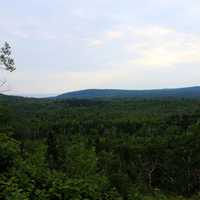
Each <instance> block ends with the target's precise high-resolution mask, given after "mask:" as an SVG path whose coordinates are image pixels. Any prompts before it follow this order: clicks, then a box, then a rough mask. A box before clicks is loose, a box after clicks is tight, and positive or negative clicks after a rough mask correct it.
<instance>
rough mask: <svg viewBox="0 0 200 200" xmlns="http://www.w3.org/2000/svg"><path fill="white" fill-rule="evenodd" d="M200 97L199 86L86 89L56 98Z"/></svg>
mask: <svg viewBox="0 0 200 200" xmlns="http://www.w3.org/2000/svg"><path fill="white" fill-rule="evenodd" d="M165 97H175V98H176V97H177V98H200V86H196V87H185V88H175V89H152V90H118V89H87V90H80V91H74V92H68V93H64V94H61V95H58V96H56V97H54V98H56V99H93V98H165Z"/></svg>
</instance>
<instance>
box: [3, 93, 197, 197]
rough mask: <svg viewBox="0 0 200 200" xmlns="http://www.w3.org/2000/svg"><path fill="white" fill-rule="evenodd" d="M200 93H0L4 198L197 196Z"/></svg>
mask: <svg viewBox="0 0 200 200" xmlns="http://www.w3.org/2000/svg"><path fill="white" fill-rule="evenodd" d="M199 192H200V100H198V99H196V100H195V99H184V98H182V99H176V98H174V99H172V98H171V99H167V98H164V99H137V98H136V99H128V98H127V99H106V100H104V99H93V100H92V99H91V100H86V99H85V100H81V99H78V100H75V99H71V100H70V99H69V100H55V99H33V98H21V97H9V96H4V95H1V96H0V199H7V200H28V199H30V200H47V199H49V200H70V199H72V200H82V199H83V200H89V199H91V200H189V199H190V200H191V199H192V200H198V199H200V193H199Z"/></svg>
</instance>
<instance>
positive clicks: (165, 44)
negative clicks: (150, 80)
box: [93, 26, 200, 68]
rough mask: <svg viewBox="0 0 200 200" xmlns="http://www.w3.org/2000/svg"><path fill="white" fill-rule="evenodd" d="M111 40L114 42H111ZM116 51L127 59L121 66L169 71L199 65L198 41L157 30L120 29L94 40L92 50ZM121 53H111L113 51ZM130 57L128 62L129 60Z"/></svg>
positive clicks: (195, 36)
mask: <svg viewBox="0 0 200 200" xmlns="http://www.w3.org/2000/svg"><path fill="white" fill-rule="evenodd" d="M113 39H114V41H113ZM117 43H119V44H120V45H119V46H120V48H123V51H124V52H126V54H127V55H130V56H129V58H128V59H130V60H125V63H126V62H128V63H130V64H132V65H137V66H138V65H139V66H141V67H157V68H162V67H173V66H176V65H177V64H181V63H182V64H186V63H200V37H199V36H198V35H195V34H192V33H188V32H179V31H177V30H175V29H172V28H166V27H161V26H145V27H131V26H128V27H121V28H119V30H116V29H113V30H111V31H108V32H106V34H103V35H102V37H101V38H100V39H98V40H94V42H93V46H100V45H101V46H105V45H106V48H109V47H112V45H115V46H116V44H117ZM119 50H120V51H121V49H115V51H119ZM131 55H132V58H131Z"/></svg>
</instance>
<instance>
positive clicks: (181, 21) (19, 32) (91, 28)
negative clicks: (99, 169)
mask: <svg viewBox="0 0 200 200" xmlns="http://www.w3.org/2000/svg"><path fill="white" fill-rule="evenodd" d="M0 3H1V12H0V42H1V44H2V42H3V41H8V42H10V44H11V45H12V48H13V54H14V56H15V60H16V67H17V70H16V71H15V72H13V73H5V72H4V74H3V75H2V76H4V77H7V78H8V82H9V85H8V86H7V88H9V89H10V92H9V93H11V94H44V95H45V94H51V93H57V94H59V93H63V92H66V91H72V90H79V89H85V88H121V89H148V88H166V87H184V86H192V85H200V26H199V22H200V1H199V0H190V1H188V0H140V1H138V0H123V1H121V0H84V1H83V0H73V1H68V0H54V1H53V0H28V1H27V0H20V1H19V0H7V1H3V0H0ZM1 73H3V72H1Z"/></svg>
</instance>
